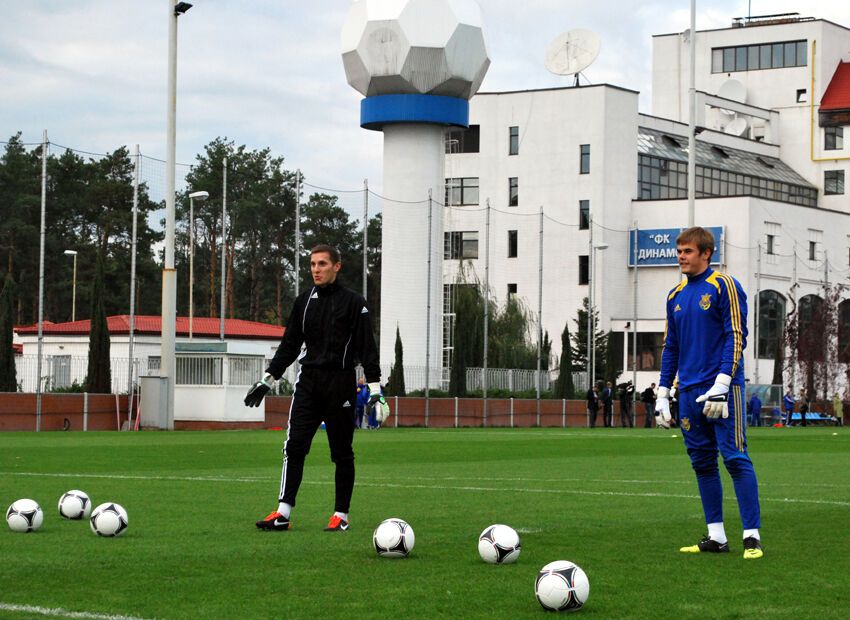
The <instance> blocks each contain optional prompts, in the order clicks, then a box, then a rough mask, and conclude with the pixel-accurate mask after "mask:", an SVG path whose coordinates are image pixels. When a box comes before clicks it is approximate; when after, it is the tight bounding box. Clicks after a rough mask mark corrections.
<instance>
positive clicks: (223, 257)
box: [218, 157, 227, 342]
mask: <svg viewBox="0 0 850 620" xmlns="http://www.w3.org/2000/svg"><path fill="white" fill-rule="evenodd" d="M221 168H222V171H221V175H222V185H221V303H219V314H220V316H219V319H218V339H219V340H221V341H222V342H224V321H225V310H226V306H227V302H226V299H227V298H226V297H225V296H224V291H225V283H226V282H227V263H226V251H227V157H225V158H224V159H223V161H222V164H221Z"/></svg>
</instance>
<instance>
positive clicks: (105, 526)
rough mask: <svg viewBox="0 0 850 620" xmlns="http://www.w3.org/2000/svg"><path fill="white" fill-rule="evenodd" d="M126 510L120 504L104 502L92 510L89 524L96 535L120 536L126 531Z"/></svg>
mask: <svg viewBox="0 0 850 620" xmlns="http://www.w3.org/2000/svg"><path fill="white" fill-rule="evenodd" d="M127 523H128V521H127V511H126V510H124V507H123V506H121V505H120V504H116V503H114V502H106V503H105V504H101V505H100V506H98V507H97V508H95V509H94V510H92V513H91V518H90V519H89V524H91V531H92V532H94V533H95V534H97V535H98V536H107V537H112V536H121V535H122V534H123V533H124V532H126V531H127Z"/></svg>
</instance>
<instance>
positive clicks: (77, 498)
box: [59, 489, 91, 520]
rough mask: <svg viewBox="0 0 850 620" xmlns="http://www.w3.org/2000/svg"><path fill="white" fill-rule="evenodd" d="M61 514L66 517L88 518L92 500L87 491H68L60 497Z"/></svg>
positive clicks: (75, 518)
mask: <svg viewBox="0 0 850 620" xmlns="http://www.w3.org/2000/svg"><path fill="white" fill-rule="evenodd" d="M59 515H60V516H62V517H64V518H66V519H74V520H80V519H88V518H89V515H91V500H90V499H89V496H88V494H86V492H85V491H78V490H76V489H74V490H73V491H68V492H67V493H65V494H64V495H63V496H62V497H60V498H59Z"/></svg>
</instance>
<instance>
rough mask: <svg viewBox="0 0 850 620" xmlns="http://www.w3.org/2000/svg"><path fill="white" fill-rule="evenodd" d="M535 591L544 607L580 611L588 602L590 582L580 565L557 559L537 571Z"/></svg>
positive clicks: (550, 609) (552, 609)
mask: <svg viewBox="0 0 850 620" xmlns="http://www.w3.org/2000/svg"><path fill="white" fill-rule="evenodd" d="M534 593H535V594H536V595H537V600H538V601H539V602H540V604H541V605H542V606H543V609H547V610H549V611H578V610H579V609H581V607H582V605H584V604H585V603H586V602H587V597H588V595H589V594H590V582H589V581H588V580H587V575H586V574H585V573H584V571H583V570H582V569H581V568H580V567H579V566H578V565H576V564H574V563H572V562H569V561H567V560H557V561H555V562H550V563H549V564H547V565H546V566H544V567H543V568H541V569H540V572H539V573H537V579H536V580H535V581H534Z"/></svg>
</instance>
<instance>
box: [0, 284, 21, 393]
mask: <svg viewBox="0 0 850 620" xmlns="http://www.w3.org/2000/svg"><path fill="white" fill-rule="evenodd" d="M14 286H15V281H14V280H12V275H11V274H9V273H7V274H6V282H5V283H4V284H3V292H2V293H0V392H17V391H18V378H17V374H16V372H15V350H14V348H13V347H12V327H13V325H14V309H13V306H14V302H13V297H14Z"/></svg>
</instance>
